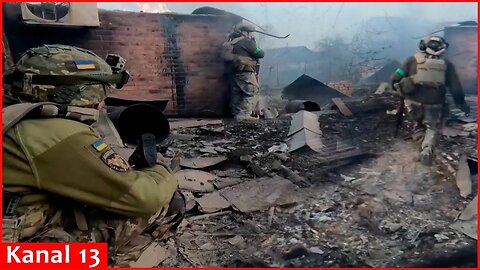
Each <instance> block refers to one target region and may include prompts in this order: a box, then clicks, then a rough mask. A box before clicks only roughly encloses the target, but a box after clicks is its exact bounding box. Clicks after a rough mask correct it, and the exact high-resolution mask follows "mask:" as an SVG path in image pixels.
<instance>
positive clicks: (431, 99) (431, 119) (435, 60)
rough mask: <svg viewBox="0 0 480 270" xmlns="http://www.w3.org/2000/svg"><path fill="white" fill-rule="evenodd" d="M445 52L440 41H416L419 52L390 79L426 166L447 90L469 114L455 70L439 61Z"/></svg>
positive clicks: (436, 139) (440, 119) (433, 38)
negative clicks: (410, 121)
mask: <svg viewBox="0 0 480 270" xmlns="http://www.w3.org/2000/svg"><path fill="white" fill-rule="evenodd" d="M447 48H448V43H447V42H446V41H445V40H444V39H443V37H440V36H428V37H426V38H424V39H422V40H421V41H420V43H419V49H420V51H419V52H417V53H415V54H414V55H413V56H412V57H410V58H408V59H407V60H406V61H405V62H404V63H402V64H401V66H400V67H399V68H398V69H397V70H395V72H394V73H393V74H392V75H391V81H392V85H393V87H394V89H396V90H397V91H398V92H399V94H400V95H402V96H403V97H404V100H405V107H406V108H407V112H408V115H409V116H410V118H411V119H412V121H413V122H414V130H413V139H414V140H416V141H418V142H421V152H420V161H421V162H422V164H424V165H427V166H428V165H431V163H432V157H433V150H434V147H435V145H436V143H437V141H438V134H439V129H440V128H441V123H442V116H443V112H444V111H445V108H446V107H445V106H446V100H445V94H446V91H447V89H448V90H449V91H450V93H451V94H452V96H453V99H454V101H455V104H456V105H457V106H458V107H459V108H460V109H461V110H462V111H463V112H465V113H466V114H468V113H469V111H470V109H469V107H468V105H467V104H466V102H465V95H464V92H463V89H462V85H461V84H460V81H459V78H458V76H457V73H456V71H455V67H454V66H453V65H452V64H451V63H450V62H449V61H447V60H445V59H444V58H443V56H444V54H445V51H446V50H447Z"/></svg>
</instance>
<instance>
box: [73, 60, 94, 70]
mask: <svg viewBox="0 0 480 270" xmlns="http://www.w3.org/2000/svg"><path fill="white" fill-rule="evenodd" d="M74 62H75V66H76V67H77V69H79V70H89V69H96V68H97V67H96V66H95V63H94V62H93V61H92V60H75V61H74Z"/></svg>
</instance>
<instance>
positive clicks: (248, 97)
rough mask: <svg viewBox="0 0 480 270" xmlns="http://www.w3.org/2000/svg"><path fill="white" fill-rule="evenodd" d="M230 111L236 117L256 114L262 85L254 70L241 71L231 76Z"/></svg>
mask: <svg viewBox="0 0 480 270" xmlns="http://www.w3.org/2000/svg"><path fill="white" fill-rule="evenodd" d="M230 89H231V92H230V93H231V97H230V111H231V113H232V114H233V116H234V117H235V119H239V120H240V119H249V118H252V117H253V116H256V115H257V113H256V112H255V108H256V106H257V103H258V98H259V97H258V96H259V94H260V87H259V85H258V81H257V77H256V76H255V73H254V72H239V73H235V74H232V75H231V77H230Z"/></svg>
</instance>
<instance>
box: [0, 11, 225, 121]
mask: <svg viewBox="0 0 480 270" xmlns="http://www.w3.org/2000/svg"><path fill="white" fill-rule="evenodd" d="M42 5H43V3H42ZM70 5H71V6H70V12H71V14H70V13H67V14H66V15H65V14H56V13H55V12H57V13H58V12H60V11H61V9H59V10H57V11H55V6H39V7H36V9H41V10H44V11H41V10H40V12H38V10H36V9H32V8H30V7H28V6H27V4H25V3H3V25H4V30H3V37H4V39H3V47H4V50H3V54H4V55H3V59H10V58H11V59H12V60H13V62H16V61H17V60H18V59H19V58H20V56H21V54H22V53H23V52H25V51H26V50H27V49H29V48H31V47H36V46H41V45H44V44H64V45H71V46H77V47H81V48H85V49H89V50H91V51H93V52H94V53H96V54H98V55H99V56H100V57H105V56H106V55H107V54H109V53H114V54H120V55H122V56H123V57H125V58H126V59H127V66H126V67H127V69H128V70H129V72H130V74H131V81H130V82H129V83H128V85H126V86H125V87H124V88H123V89H122V90H121V91H119V92H118V93H116V94H115V96H117V97H122V98H130V99H149V100H151V99H156V100H159V99H160V100H168V101H169V102H168V105H167V108H166V114H167V115H170V116H217V117H218V116H223V115H225V113H226V112H227V107H226V104H228V102H225V101H226V100H227V99H228V98H229V97H228V86H227V83H226V80H225V78H224V75H223V74H224V65H223V62H222V60H221V58H220V55H219V53H220V50H219V48H220V47H221V45H222V43H223V42H224V41H225V38H226V35H227V34H228V32H229V31H230V30H231V27H232V26H233V25H234V24H235V21H234V20H233V19H232V18H230V17H227V16H218V15H204V14H202V15H197V14H174V13H146V12H125V11H107V10H98V9H97V6H96V3H71V4H70ZM25 7H27V8H25ZM29 8H30V9H31V10H30V9H29ZM49 8H50V9H49ZM52 8H53V9H52ZM47 11H48V12H47ZM52 12H53V13H52ZM35 14H39V16H43V17H44V18H41V17H40V18H35V17H34V16H35ZM57 15H58V16H57ZM45 16H47V17H45ZM62 16H63V17H62ZM32 17H33V19H32ZM7 41H8V42H7ZM7 62H9V61H4V65H5V63H7ZM10 62H12V61H10ZM10 64H11V63H10ZM4 67H5V66H4Z"/></svg>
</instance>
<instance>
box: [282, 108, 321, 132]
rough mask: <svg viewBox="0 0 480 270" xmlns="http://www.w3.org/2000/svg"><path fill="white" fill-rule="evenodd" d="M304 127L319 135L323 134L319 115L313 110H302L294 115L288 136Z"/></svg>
mask: <svg viewBox="0 0 480 270" xmlns="http://www.w3.org/2000/svg"><path fill="white" fill-rule="evenodd" d="M302 129H307V130H309V131H310V132H313V133H315V134H317V135H322V131H321V130H320V125H319V123H318V116H317V115H316V114H314V113H311V112H307V111H300V112H298V113H296V114H294V115H293V116H292V121H291V125H290V130H289V131H288V135H287V137H290V136H291V135H293V134H295V133H297V132H299V131H300V130H302Z"/></svg>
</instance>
